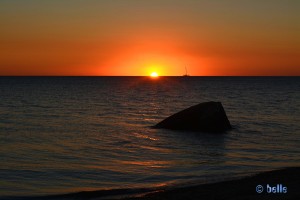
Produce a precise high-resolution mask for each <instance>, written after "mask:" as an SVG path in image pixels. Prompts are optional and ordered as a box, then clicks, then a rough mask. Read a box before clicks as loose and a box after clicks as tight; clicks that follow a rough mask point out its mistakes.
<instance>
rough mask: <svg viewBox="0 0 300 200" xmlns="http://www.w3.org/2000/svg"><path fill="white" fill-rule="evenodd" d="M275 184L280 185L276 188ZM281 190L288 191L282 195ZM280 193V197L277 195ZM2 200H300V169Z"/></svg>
mask: <svg viewBox="0 0 300 200" xmlns="http://www.w3.org/2000/svg"><path fill="white" fill-rule="evenodd" d="M267 184H269V186H271V187H275V189H276V190H277V188H278V189H279V191H278V192H277V193H273V192H272V193H268V191H267ZM278 184H281V186H280V185H279V186H278V187H277V185H278ZM258 185H262V186H263V189H264V190H263V192H262V193H257V192H256V188H257V186H258ZM283 187H286V188H287V192H286V193H284V190H283ZM280 192H281V193H280ZM0 199H5V200H41V199H42V200H71V199H75V200H101V199H106V200H107V199H121V200H139V199H140V200H161V199H162V200H202V199H203V200H206V199H209V200H210V199H211V200H218V199H220V200H221V199H222V200H229V199H230V200H242V199H243V200H244V199H246V200H247V199H249V200H250V199H251V200H252V199H255V200H262V199H272V200H273V199H275V200H276V199H278V200H284V199H289V200H299V199H300V167H290V168H285V169H280V170H274V171H269V172H263V173H260V174H257V175H253V176H249V177H245V178H241V179H237V180H231V181H223V182H218V183H211V184H202V185H197V186H191V187H184V188H177V189H174V188H173V189H161V190H157V189H156V190H155V189H150V188H148V189H147V188H145V189H119V190H107V191H105V190H102V191H101V190H99V191H85V192H78V193H71V194H63V195H50V196H39V197H38V196H36V197H10V198H1V197H0Z"/></svg>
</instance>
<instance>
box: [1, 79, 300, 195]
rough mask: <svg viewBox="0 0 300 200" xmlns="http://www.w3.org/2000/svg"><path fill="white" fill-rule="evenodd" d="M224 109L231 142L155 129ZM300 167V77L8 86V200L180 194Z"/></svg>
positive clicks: (4, 95)
mask: <svg viewBox="0 0 300 200" xmlns="http://www.w3.org/2000/svg"><path fill="white" fill-rule="evenodd" d="M207 101H217V102H221V103H222V105H223V107H224V109H225V111H226V114H227V116H228V119H229V121H230V123H231V124H232V126H233V129H232V130H230V131H227V132H225V133H221V134H212V133H205V132H191V131H172V130H165V129H153V128H151V126H153V125H155V124H156V123H158V122H160V121H161V120H163V119H164V118H166V117H168V116H170V115H172V114H174V113H176V112H178V111H181V110H183V109H185V108H188V107H190V106H193V105H196V104H198V103H202V102H207ZM299 165H300V77H193V76H190V77H158V78H150V77H0V199H1V198H6V197H30V196H31V197H35V196H49V195H59V194H69V193H76V192H81V191H111V193H110V194H113V193H114V192H113V191H120V190H121V191H122V189H124V191H127V190H126V189H131V190H134V189H140V188H176V187H184V186H189V185H194V184H205V183H211V182H218V181H223V180H230V179H235V178H239V177H244V176H249V175H252V174H255V173H258V172H262V171H269V170H273V169H279V168H285V167H291V166H299Z"/></svg>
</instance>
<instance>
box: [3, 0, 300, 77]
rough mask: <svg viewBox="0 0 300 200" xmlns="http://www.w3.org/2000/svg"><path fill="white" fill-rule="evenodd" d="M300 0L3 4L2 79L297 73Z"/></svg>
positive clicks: (7, 0)
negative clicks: (53, 76)
mask: <svg viewBox="0 0 300 200" xmlns="http://www.w3.org/2000/svg"><path fill="white" fill-rule="evenodd" d="M299 22H300V1H299V0H284V1H283V0H251V1H250V0H226V1H225V0H224V1H223V0H198V1H197V0H147V1H146V0H101V1H100V0H99V1H96V0H68V1H67V0H43V1H41V0H14V1H12V0H1V1H0V25H1V31H0V75H60V76H64V75H71V76H73V75H75V76H77V75H82V76H85V75H88V76H90V75H91V76H106V75H108V76H140V75H141V76H144V75H150V74H151V73H152V72H154V71H155V72H157V73H158V74H159V75H161V76H181V75H183V74H185V67H187V69H188V73H189V74H190V75H193V76H207V75H209V76H228V75H230V76H235V75H242V76H244V75H247V76H249V75H250V76H251V75H298V76H299V75H300V23H299Z"/></svg>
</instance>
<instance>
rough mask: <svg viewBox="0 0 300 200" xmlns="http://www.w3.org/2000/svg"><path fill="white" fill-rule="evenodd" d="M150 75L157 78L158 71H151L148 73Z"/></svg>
mask: <svg viewBox="0 0 300 200" xmlns="http://www.w3.org/2000/svg"><path fill="white" fill-rule="evenodd" d="M150 76H151V77H152V78H157V77H158V73H157V72H152V73H151V74H150Z"/></svg>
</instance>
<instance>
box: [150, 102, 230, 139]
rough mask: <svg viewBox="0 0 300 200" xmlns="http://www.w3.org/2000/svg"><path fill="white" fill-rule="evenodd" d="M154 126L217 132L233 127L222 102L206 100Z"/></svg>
mask: <svg viewBox="0 0 300 200" xmlns="http://www.w3.org/2000/svg"><path fill="white" fill-rule="evenodd" d="M153 128H165V129H172V130H189V131H203V132H216V133H217V132H225V131H227V130H229V129H231V128H232V127H231V125H230V122H229V120H228V118H227V116H226V113H225V110H224V108H223V106H222V104H221V102H205V103H200V104H198V105H195V106H192V107H189V108H187V109H185V110H182V111H180V112H178V113H175V114H174V115H172V116H170V117H168V118H166V119H164V120H163V121H161V122H159V123H158V124H156V125H155V126H154V127H153Z"/></svg>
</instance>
